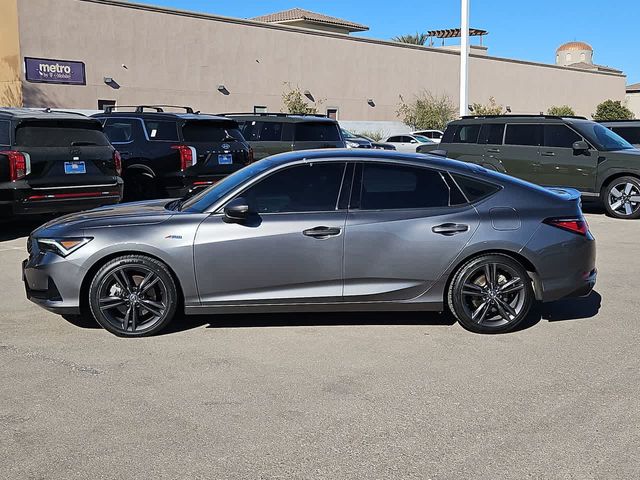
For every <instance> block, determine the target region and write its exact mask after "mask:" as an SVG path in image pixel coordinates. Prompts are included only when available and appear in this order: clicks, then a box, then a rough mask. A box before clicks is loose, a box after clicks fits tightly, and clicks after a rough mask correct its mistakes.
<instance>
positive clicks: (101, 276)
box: [89, 255, 178, 337]
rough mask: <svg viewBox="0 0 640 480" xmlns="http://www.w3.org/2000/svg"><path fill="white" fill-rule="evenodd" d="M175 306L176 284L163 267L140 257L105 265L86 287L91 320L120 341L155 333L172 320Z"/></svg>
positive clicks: (126, 257) (156, 262)
mask: <svg viewBox="0 0 640 480" xmlns="http://www.w3.org/2000/svg"><path fill="white" fill-rule="evenodd" d="M177 304H178V293H177V288H176V283H175V281H174V280H173V277H172V276H171V273H170V272H169V269H168V268H167V266H166V265H165V264H163V263H162V262H160V261H158V260H156V259H154V258H150V257H146V256H144V255H124V256H121V257H117V258H114V259H112V260H110V261H108V262H107V263H106V264H105V265H103V266H102V267H101V268H100V269H99V270H98V272H97V273H96V275H95V277H94V278H93V280H92V281H91V285H90V286H89V306H90V308H91V313H92V315H93V317H94V318H95V319H96V321H97V322H98V323H99V324H100V325H101V326H102V327H104V328H105V329H106V330H108V331H110V332H111V333H113V334H115V335H118V336H121V337H142V336H148V335H153V334H155V333H157V332H159V331H160V330H162V329H163V328H164V327H166V326H167V324H168V323H169V322H170V321H171V320H172V319H173V317H174V315H175V312H176V308H177Z"/></svg>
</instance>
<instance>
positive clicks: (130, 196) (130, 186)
mask: <svg viewBox="0 0 640 480" xmlns="http://www.w3.org/2000/svg"><path fill="white" fill-rule="evenodd" d="M159 196H160V189H159V188H158V182H157V181H156V179H155V178H154V177H153V175H151V174H150V173H149V172H143V171H133V172H129V173H127V174H125V180H124V201H125V202H136V201H140V200H153V199H154V198H158V197H159Z"/></svg>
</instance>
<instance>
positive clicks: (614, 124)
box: [599, 120, 640, 147]
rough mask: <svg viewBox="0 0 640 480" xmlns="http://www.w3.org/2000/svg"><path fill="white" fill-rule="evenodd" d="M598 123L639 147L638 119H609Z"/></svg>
mask: <svg viewBox="0 0 640 480" xmlns="http://www.w3.org/2000/svg"><path fill="white" fill-rule="evenodd" d="M599 123H600V124H601V125H604V126H605V127H607V128H608V129H609V130H611V131H613V132H615V133H617V134H618V135H620V136H621V137H622V138H624V139H625V140H626V141H627V142H629V143H630V144H631V145H633V146H634V147H640V120H609V121H607V122H599Z"/></svg>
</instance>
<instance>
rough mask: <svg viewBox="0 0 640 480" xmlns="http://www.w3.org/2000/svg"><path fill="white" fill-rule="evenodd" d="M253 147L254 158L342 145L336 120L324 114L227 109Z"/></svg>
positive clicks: (343, 144) (341, 146) (343, 146)
mask: <svg viewBox="0 0 640 480" xmlns="http://www.w3.org/2000/svg"><path fill="white" fill-rule="evenodd" d="M223 115H225V116H226V117H228V118H233V119H234V120H236V121H237V122H238V123H239V124H240V130H241V131H242V134H243V135H244V137H245V138H246V139H247V140H248V141H249V144H250V145H251V146H252V147H253V151H254V155H255V158H256V160H260V159H262V158H265V157H268V156H270V155H275V154H277V153H283V152H290V151H295V150H309V149H317V148H345V147H346V144H345V141H344V139H343V138H342V134H341V133H340V127H339V125H338V122H336V121H335V120H333V119H331V118H327V117H325V116H324V115H289V114H286V113H256V114H254V113H227V114H223Z"/></svg>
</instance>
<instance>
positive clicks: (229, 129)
mask: <svg viewBox="0 0 640 480" xmlns="http://www.w3.org/2000/svg"><path fill="white" fill-rule="evenodd" d="M182 138H183V139H184V141H185V142H202V143H204V142H223V141H229V140H243V137H242V134H241V133H240V130H238V125H237V124H236V123H235V122H208V121H204V120H198V121H191V122H187V123H185V124H184V125H183V126H182Z"/></svg>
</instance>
